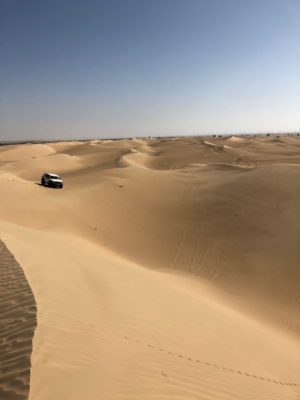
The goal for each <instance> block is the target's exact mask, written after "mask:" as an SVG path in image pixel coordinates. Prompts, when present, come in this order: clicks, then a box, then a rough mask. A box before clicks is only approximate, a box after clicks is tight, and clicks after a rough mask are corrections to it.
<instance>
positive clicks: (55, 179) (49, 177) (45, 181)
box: [41, 172, 64, 189]
mask: <svg viewBox="0 0 300 400" xmlns="http://www.w3.org/2000/svg"><path fill="white" fill-rule="evenodd" d="M41 184H42V185H43V186H50V187H55V188H60V189H62V188H63V187H64V183H63V181H62V179H61V177H60V176H58V175H56V174H50V173H49V172H47V173H45V174H44V175H43V176H42V179H41Z"/></svg>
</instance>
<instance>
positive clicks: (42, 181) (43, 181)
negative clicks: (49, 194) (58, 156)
mask: <svg viewBox="0 0 300 400" xmlns="http://www.w3.org/2000/svg"><path fill="white" fill-rule="evenodd" d="M41 184H42V185H43V186H45V179H44V177H43V178H42V180H41Z"/></svg>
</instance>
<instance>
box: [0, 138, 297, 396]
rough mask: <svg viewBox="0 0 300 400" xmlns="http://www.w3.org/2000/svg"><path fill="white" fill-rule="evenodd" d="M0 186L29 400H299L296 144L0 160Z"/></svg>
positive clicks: (72, 145)
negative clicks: (23, 284)
mask: <svg viewBox="0 0 300 400" xmlns="http://www.w3.org/2000/svg"><path fill="white" fill-rule="evenodd" d="M45 171H49V172H54V173H58V174H61V175H62V177H63V180H64V183H65V187H64V189H63V190H56V189H48V188H44V187H42V186H40V185H39V181H40V177H41V174H42V173H43V172H45ZM0 184H1V208H0V239H1V240H3V242H4V243H5V245H6V246H7V248H8V249H9V250H10V252H11V253H12V254H13V255H14V257H15V259H16V260H17V261H18V263H19V264H20V266H21V267H22V269H23V270H24V273H25V276H24V280H25V279H27V280H28V282H29V284H30V287H31V289H32V292H33V294H34V299H35V302H36V306H37V327H36V329H35V332H34V337H33V346H32V347H31V346H28V348H27V351H30V352H31V351H32V353H31V364H32V367H31V374H30V394H29V399H33V400H44V399H49V400H54V399H55V400H69V399H70V400H76V399H78V400H79V399H80V400H82V399H85V400H90V399H100V398H101V399H108V400H115V399H126V400H127V399H128V400H132V399H141V400H144V399H157V400H162V399H176V400H177V399H182V400H189V399H197V400H198V399H201V400H202V399H224V400H225V399H227V400H229V399H240V400H244V399H268V400H270V399H272V400H276V399H278V400H279V399H280V400H282V399H285V400H289V399H295V400H299V398H300V340H299V339H300V312H299V308H300V296H299V293H300V268H299V267H300V247H299V241H300V138H299V137H287V136H282V137H280V138H276V137H273V136H270V137H265V138H264V137H256V138H255V137H231V138H230V137H229V138H174V139H132V140H130V139H128V140H119V141H110V140H107V141H98V140H97V141H89V142H64V143H62V142H61V143H48V144H29V145H24V144H23V145H11V146H2V147H0ZM25 277H26V278H25ZM0 304H1V299H0ZM24 307H25V306H24ZM1 309H2V308H1ZM32 310H34V308H33V309H32ZM11 312H12V313H13V311H11ZM20 312H21V311H20V310H19V311H18V313H20ZM23 313H24V314H26V310H25V308H24V310H23ZM21 315H22V312H21V314H20V318H22V317H23V316H21ZM7 335H8V333H7ZM27 339H28V341H29V340H30V336H28V337H27ZM0 349H1V347H0ZM0 351H1V352H3V350H2V349H1V350H0ZM0 358H2V354H0ZM0 374H1V375H0V385H1V384H2V383H1V382H4V383H5V377H4V376H3V372H2V371H1V369H0ZM27 376H28V379H29V375H28V372H27ZM11 386H12V389H13V390H15V391H16V393H17V383H15V387H14V384H13V383H12V385H11ZM11 398H14V397H11Z"/></svg>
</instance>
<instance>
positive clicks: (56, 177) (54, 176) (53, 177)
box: [50, 175, 60, 179]
mask: <svg viewBox="0 0 300 400" xmlns="http://www.w3.org/2000/svg"><path fill="white" fill-rule="evenodd" d="M50 179H60V177H59V176H58V175H50Z"/></svg>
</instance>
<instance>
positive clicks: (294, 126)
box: [0, 0, 300, 140]
mask: <svg viewBox="0 0 300 400" xmlns="http://www.w3.org/2000/svg"><path fill="white" fill-rule="evenodd" d="M0 5H1V10H0V11H1V13H0V14H1V17H0V18H1V19H0V37H1V41H0V54H1V63H0V107H1V109H0V118H1V125H0V139H1V140H20V139H23V140H26V139H59V138H91V137H128V136H142V135H147V136H148V135H179V134H182V135H188V134H206V133H219V132H220V133H236V132H254V131H255V132H260V131H293V130H300V45H299V43H300V0H252V1H246V0H206V1H202V0H151V1H150V0H147V1H146V0H109V1H108V0H107V1H101V0H87V1H82V0H80V1H79V0H59V1H58V0H48V1H47V0H43V1H41V0H26V1H24V0H0Z"/></svg>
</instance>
